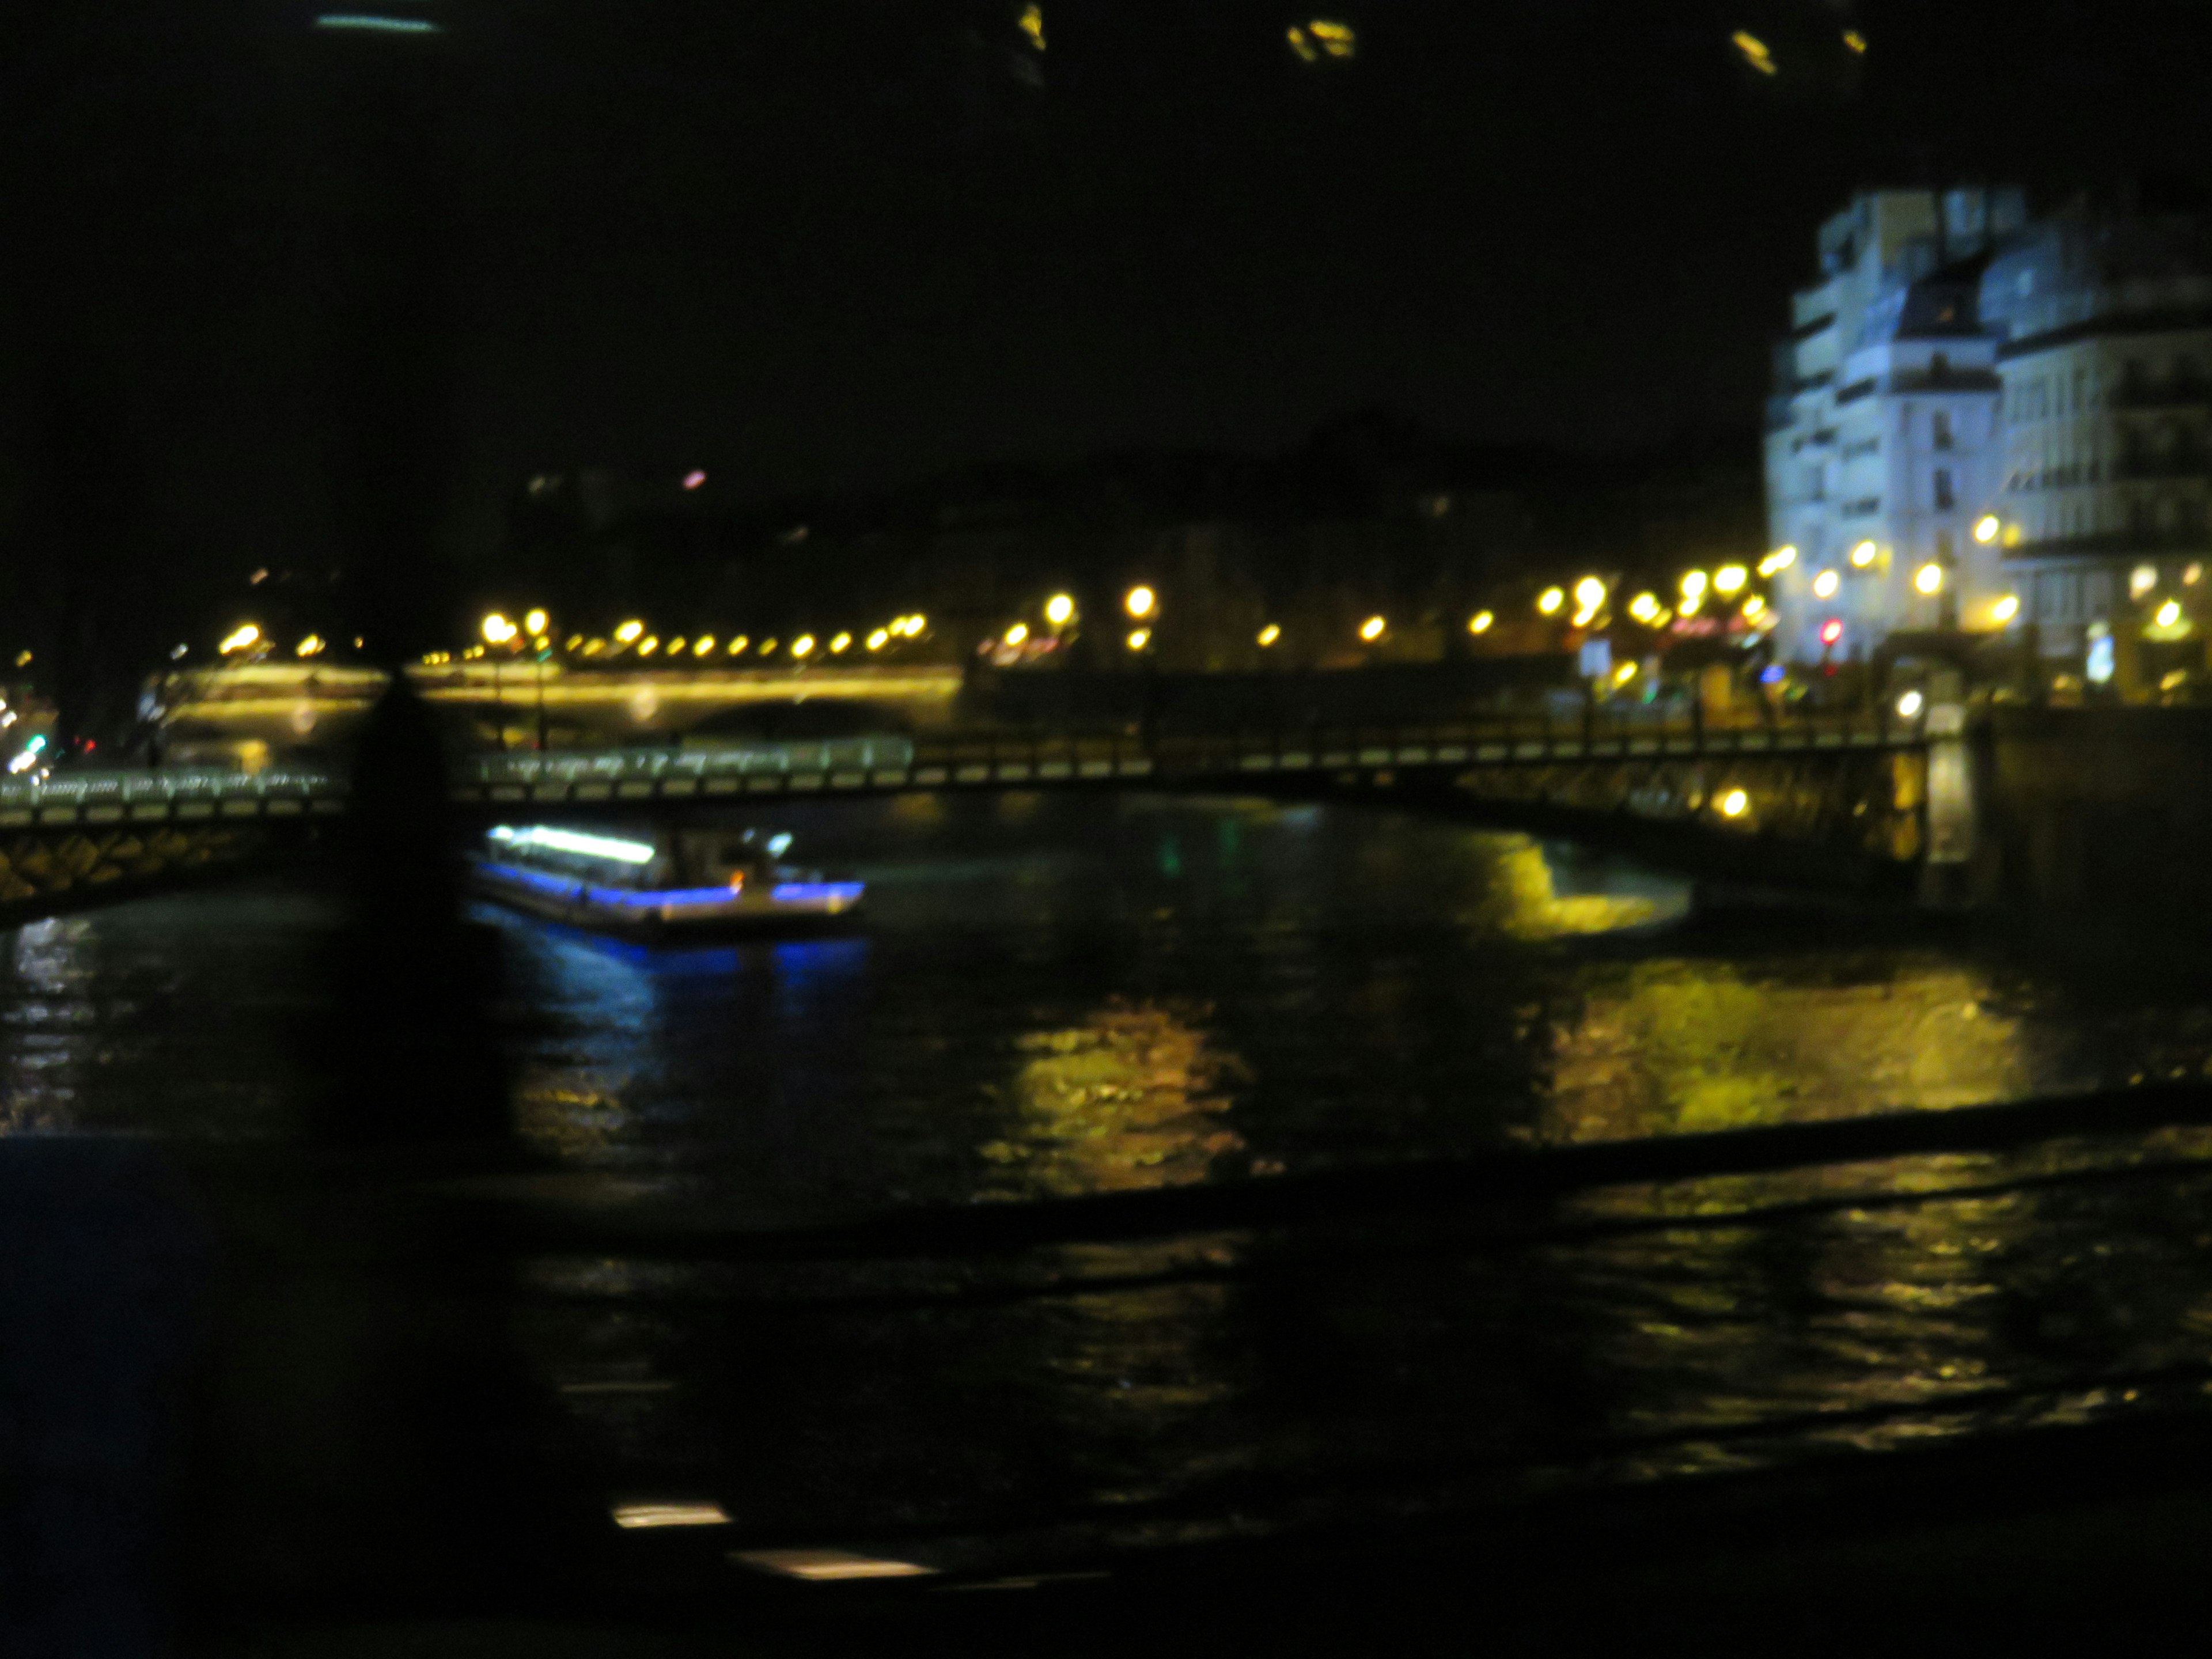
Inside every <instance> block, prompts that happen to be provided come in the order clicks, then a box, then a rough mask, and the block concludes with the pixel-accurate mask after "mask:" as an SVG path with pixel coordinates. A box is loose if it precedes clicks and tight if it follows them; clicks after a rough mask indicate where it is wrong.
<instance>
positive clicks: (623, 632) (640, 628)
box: [615, 617, 645, 645]
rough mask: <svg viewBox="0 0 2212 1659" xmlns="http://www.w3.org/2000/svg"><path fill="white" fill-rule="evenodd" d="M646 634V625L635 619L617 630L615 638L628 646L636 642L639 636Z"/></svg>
mask: <svg viewBox="0 0 2212 1659" xmlns="http://www.w3.org/2000/svg"><path fill="white" fill-rule="evenodd" d="M644 632H645V624H644V623H641V622H639V621H637V620H636V619H635V617H633V618H631V620H629V622H626V623H623V625H622V626H621V627H620V628H617V629H615V638H616V639H617V640H619V641H621V642H622V643H623V644H624V645H628V644H629V643H630V642H631V641H634V640H635V639H636V638H637V636H638V635H641V634H642V633H644Z"/></svg>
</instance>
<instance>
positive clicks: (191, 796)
mask: <svg viewBox="0 0 2212 1659" xmlns="http://www.w3.org/2000/svg"><path fill="white" fill-rule="evenodd" d="M1923 741H1924V737H1923V732H1922V730H1921V728H1920V726H1919V725H1918V724H1917V722H1906V721H1874V720H1849V719H1826V720H1809V721H1799V720H1790V721H1786V722H1778V723H1770V724H1761V725H1746V726H1714V725H1703V726H1695V725H1691V724H1686V723H1675V724H1668V725H1662V724H1658V723H1656V722H1630V721H1614V720H1593V721H1591V722H1589V723H1585V724H1582V725H1578V726H1576V727H1573V728H1571V729H1547V728H1545V727H1543V726H1538V725H1536V724H1534V723H1533V722H1532V723H1528V724H1525V725H1515V724H1513V723H1510V722H1506V721H1499V722H1497V723H1495V724H1464V723H1463V724H1457V725H1452V726H1396V727H1393V728H1391V729H1389V731H1387V732H1386V731H1354V730H1338V731H1308V732H1264V733H1250V734H1246V735H1243V736H1223V737H1206V738H1199V737H1162V738H1156V739H1154V740H1153V741H1152V742H1150V743H1145V742H1142V741H1139V739H1137V738H1128V737H1109V736H1093V737H1029V736H1015V735H1007V734H993V735H982V734H970V735H962V734H957V733H954V734H951V735H948V736H946V737H944V738H935V739H932V740H927V741H911V740H908V739H906V738H846V739H836V740H830V741H825V742H816V743H784V744H747V745H744V746H732V747H728V748H714V749H691V750H684V749H625V750H556V751H550V752H546V753H537V752H516V753H512V754H507V755H486V756H479V757H471V758H470V759H467V760H465V761H463V762H461V763H458V764H457V765H456V767H455V770H454V780H453V797H454V799H456V800H457V801H460V802H466V803H471V804H489V805H496V804H501V803H507V802H516V803H522V802H528V803H537V804H544V805H558V804H561V803H566V802H575V803H592V804H600V803H618V802H627V801H635V802H638V803H640V804H641V805H642V804H646V803H650V802H654V801H693V800H698V799H717V798H720V799H732V798H744V797H750V796H757V795H823V794H836V795H851V794H863V793H898V792H903V791H911V790H935V789H960V788H1005V787H1010V786H1016V787H1024V788H1039V787H1085V786H1090V787H1099V786H1106V787H1112V786H1114V785H1117V784H1129V783H1138V782H1144V783H1147V784H1150V785H1151V786H1152V787H1160V786H1162V785H1164V784H1174V785H1187V786H1188V787H1192V788H1203V789H1221V788H1233V787H1236V786H1237V784H1238V783H1239V782H1240V781H1243V782H1257V781H1259V780H1261V779H1262V778H1267V777H1275V778H1278V779H1279V778H1281V777H1282V776H1284V775H1292V776H1295V775H1301V774H1307V775H1314V774H1320V775H1335V774H1342V773H1346V772H1354V773H1359V772H1364V773H1370V774H1371V773H1374V772H1376V771H1378V770H1389V771H1390V772H1391V773H1393V774H1394V775H1406V774H1408V773H1413V774H1416V775H1419V774H1430V775H1455V774H1459V773H1463V772H1465V771H1467V770H1469V769H1492V768H1517V767H1528V766H1547V765H1558V764H1561V763H1603V762H1607V761H1620V762H1638V761H1675V760H1699V759H1704V758H1722V757H1782V756H1793V755H1795V756H1803V755H1809V754H1816V753H1821V752H1832V751H1837V750H1882V749H1914V748H1918V747H1919V746H1921V744H1923ZM346 793H347V785H346V781H345V779H344V777H343V775H342V774H340V773H339V772H337V770H335V769H332V770H315V769H304V768H296V767H295V768H286V769H268V770H264V771H261V772H258V773H246V772H239V771H231V770H216V769H137V770H125V769H106V770H94V769H64V770H60V771H57V772H55V773H53V774H52V775H49V776H46V777H45V778H42V779H35V780H33V779H20V780H10V781H7V782H5V783H4V784H0V828H9V827H22V826H32V825H38V826H44V825H49V824H52V825H60V824H80V823H82V824H118V823H166V822H177V821H184V822H191V821H197V820H209V819H272V818H302V817H331V816H335V815H337V814H339V813H342V812H343V811H344V810H345V797H346Z"/></svg>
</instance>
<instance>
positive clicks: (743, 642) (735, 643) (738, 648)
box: [729, 634, 775, 657]
mask: <svg viewBox="0 0 2212 1659" xmlns="http://www.w3.org/2000/svg"><path fill="white" fill-rule="evenodd" d="M751 643H752V641H750V640H748V639H747V638H746V637H745V636H744V635H742V634H740V635H738V636H737V637H736V638H734V639H732V641H730V647H729V649H730V654H731V655H732V656H733V657H734V656H737V655H738V654H739V653H742V652H743V651H744V648H745V647H747V646H748V645H750V644H751ZM774 643H775V641H773V640H771V641H769V644H771V645H773V644H774Z"/></svg>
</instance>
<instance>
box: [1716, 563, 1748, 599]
mask: <svg viewBox="0 0 2212 1659" xmlns="http://www.w3.org/2000/svg"><path fill="white" fill-rule="evenodd" d="M1750 574H1751V573H1750V572H1749V571H1747V570H1746V569H1745V568H1743V567H1742V566H1741V565H1740V564H1724V565H1723V566H1722V567H1721V568H1719V569H1718V570H1716V571H1715V572H1713V588H1714V591H1715V592H1721V593H1735V592H1741V591H1742V588H1743V585H1744V583H1745V581H1746V580H1748V579H1749V577H1750Z"/></svg>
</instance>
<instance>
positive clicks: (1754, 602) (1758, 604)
mask: <svg viewBox="0 0 2212 1659" xmlns="http://www.w3.org/2000/svg"><path fill="white" fill-rule="evenodd" d="M1743 614H1744V615H1745V617H1747V618H1748V619H1749V620H1751V621H1753V622H1757V621H1758V620H1759V618H1760V617H1763V616H1765V614H1766V601H1765V599H1760V598H1759V595H1758V594H1756V593H1753V594H1752V595H1750V596H1749V597H1748V598H1747V599H1745V600H1744V602H1743Z"/></svg>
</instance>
